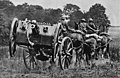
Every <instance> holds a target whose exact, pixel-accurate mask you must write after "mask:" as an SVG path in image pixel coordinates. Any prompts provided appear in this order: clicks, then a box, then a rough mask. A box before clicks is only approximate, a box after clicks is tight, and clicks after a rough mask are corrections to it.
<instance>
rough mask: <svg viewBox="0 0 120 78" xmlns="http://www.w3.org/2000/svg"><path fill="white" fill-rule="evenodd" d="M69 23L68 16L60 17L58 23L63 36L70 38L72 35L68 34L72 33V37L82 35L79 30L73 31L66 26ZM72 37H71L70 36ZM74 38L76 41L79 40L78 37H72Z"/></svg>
mask: <svg viewBox="0 0 120 78" xmlns="http://www.w3.org/2000/svg"><path fill="white" fill-rule="evenodd" d="M69 21H70V19H69V16H68V15H62V17H61V21H60V25H61V27H62V31H63V34H64V36H66V35H70V36H72V34H69V33H68V32H72V33H75V34H74V35H76V34H77V35H78V34H82V35H84V32H82V31H80V30H75V29H72V28H70V27H69V26H68V22H69ZM72 37H73V36H72ZM74 37H76V38H77V39H78V40H80V38H79V36H74Z"/></svg>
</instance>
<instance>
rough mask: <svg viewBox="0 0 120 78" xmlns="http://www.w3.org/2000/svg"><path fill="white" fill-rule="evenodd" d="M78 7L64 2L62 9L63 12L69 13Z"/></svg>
mask: <svg viewBox="0 0 120 78" xmlns="http://www.w3.org/2000/svg"><path fill="white" fill-rule="evenodd" d="M79 9H80V8H79V7H78V6H77V5H73V4H66V5H65V7H64V9H63V12H64V13H65V14H71V13H73V12H75V11H79Z"/></svg>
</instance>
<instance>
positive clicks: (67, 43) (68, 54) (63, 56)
mask: <svg viewBox="0 0 120 78" xmlns="http://www.w3.org/2000/svg"><path fill="white" fill-rule="evenodd" d="M72 53H73V43H72V40H71V39H70V38H69V37H65V38H64V39H63V40H62V44H61V50H60V52H59V53H58V55H59V63H60V67H61V69H63V70H64V69H67V68H69V66H70V64H71V60H72V58H73V57H72Z"/></svg>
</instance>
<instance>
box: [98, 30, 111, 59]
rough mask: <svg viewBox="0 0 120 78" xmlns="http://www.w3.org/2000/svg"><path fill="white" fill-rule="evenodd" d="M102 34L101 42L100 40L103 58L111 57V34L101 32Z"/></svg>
mask: <svg viewBox="0 0 120 78" xmlns="http://www.w3.org/2000/svg"><path fill="white" fill-rule="evenodd" d="M100 36H101V37H102V39H101V42H100V43H101V46H100V49H101V54H102V58H109V57H110V52H109V42H110V41H111V39H110V38H109V35H108V34H107V33H105V32H102V33H100ZM100 49H99V50H100Z"/></svg>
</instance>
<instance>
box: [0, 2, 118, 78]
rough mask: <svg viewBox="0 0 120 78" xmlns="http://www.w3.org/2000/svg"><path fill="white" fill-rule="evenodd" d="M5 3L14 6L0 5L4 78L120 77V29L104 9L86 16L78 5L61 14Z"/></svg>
mask: <svg viewBox="0 0 120 78" xmlns="http://www.w3.org/2000/svg"><path fill="white" fill-rule="evenodd" d="M4 2H5V4H6V3H8V4H11V5H4V6H3V5H0V6H1V8H0V12H1V13H0V25H1V26H0V39H1V40H0V44H2V45H1V47H0V77H1V78H6V77H7V78H9V77H10V78H29V77H30V78H41V77H42V78H43V77H45V78H77V77H79V78H93V77H94V78H96V77H97V78H103V77H105V78H111V77H112V78H113V77H114V78H119V75H120V74H119V43H120V41H119V39H118V38H120V37H119V36H118V35H119V34H118V35H116V34H117V33H118V32H119V27H116V29H115V27H112V26H111V25H110V20H108V17H107V15H106V14H105V8H104V7H103V6H102V5H101V4H95V5H93V6H92V7H91V8H90V9H89V11H88V12H86V13H82V11H80V8H79V7H78V6H77V5H73V4H66V6H65V7H64V9H63V11H62V10H61V9H43V8H42V7H41V6H39V5H36V6H35V5H28V4H27V3H25V4H23V5H18V6H14V5H13V4H12V2H10V1H0V4H1V3H4ZM2 6H3V7H6V6H9V8H11V9H12V10H13V9H14V11H13V12H12V10H11V9H9V8H8V7H6V8H8V9H3V8H2ZM96 7H97V8H96ZM98 7H99V8H98ZM71 8H73V9H71ZM68 10H69V11H68ZM8 12H9V13H8ZM7 13H8V14H7ZM10 14H11V15H10ZM40 14H41V15H40ZM95 14H96V15H95ZM5 15H8V16H5ZM100 15H101V16H100ZM3 16H4V17H3ZM102 16H103V17H102ZM78 17H79V18H78ZM6 18H8V19H7V21H6V20H5V19H6ZM103 18H104V19H103ZM5 25H6V26H5ZM7 25H8V27H7ZM115 31H116V32H115Z"/></svg>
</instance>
